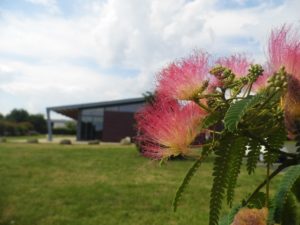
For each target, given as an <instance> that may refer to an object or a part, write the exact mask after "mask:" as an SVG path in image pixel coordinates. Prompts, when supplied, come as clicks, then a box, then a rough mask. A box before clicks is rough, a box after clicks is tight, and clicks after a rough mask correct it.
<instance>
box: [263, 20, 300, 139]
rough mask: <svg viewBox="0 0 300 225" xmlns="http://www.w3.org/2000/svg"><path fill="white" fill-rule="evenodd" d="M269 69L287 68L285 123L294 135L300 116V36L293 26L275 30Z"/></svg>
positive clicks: (271, 39)
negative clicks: (296, 122)
mask: <svg viewBox="0 0 300 225" xmlns="http://www.w3.org/2000/svg"><path fill="white" fill-rule="evenodd" d="M268 66H269V69H270V71H272V72H274V71H276V70H278V69H279V68H281V67H283V66H284V68H285V70H286V72H287V73H288V90H287V93H286V95H285V96H284V98H283V103H284V109H285V124H286V127H287V129H288V131H289V133H290V136H291V137H292V133H293V132H294V131H295V126H296V125H295V121H296V120H297V119H299V118H300V38H299V34H298V33H297V32H296V31H294V30H292V28H291V26H286V25H285V26H283V27H281V28H280V29H277V30H274V31H273V32H272V34H271V38H270V41H269V64H268Z"/></svg>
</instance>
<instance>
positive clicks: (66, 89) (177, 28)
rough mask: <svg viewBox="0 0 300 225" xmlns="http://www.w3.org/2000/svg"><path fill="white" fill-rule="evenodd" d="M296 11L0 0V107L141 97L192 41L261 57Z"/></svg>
mask: <svg viewBox="0 0 300 225" xmlns="http://www.w3.org/2000/svg"><path fill="white" fill-rule="evenodd" d="M299 11H300V1H299V0H273V1H271V0H253V1H247V0H229V1H223V0H209V1H208V0H142V1H141V0H0V112H1V113H2V114H7V113H9V112H10V111H11V110H12V109H13V108H24V109H26V110H28V111H29V112H30V113H45V109H46V107H48V106H58V105H69V104H77V103H89V102H99V101H104V100H116V99H124V98H132V97H141V96H142V93H144V92H146V91H152V90H153V89H154V87H155V76H156V74H157V73H158V72H159V71H160V70H161V69H162V68H163V67H165V66H167V65H168V63H170V62H172V61H174V60H176V59H180V58H182V57H185V56H187V55H188V54H190V53H191V52H192V51H193V50H195V49H204V50H206V51H208V52H209V53H211V54H212V55H214V56H215V57H220V56H226V55H228V56H230V55H231V54H234V53H244V54H247V55H248V56H249V57H250V58H253V59H254V60H255V62H263V61H264V60H265V57H266V43H267V39H268V36H269V34H270V32H271V30H272V28H276V27H279V26H281V25H283V24H284V23H287V24H292V25H293V26H295V27H298V28H299V27H300V14H299Z"/></svg>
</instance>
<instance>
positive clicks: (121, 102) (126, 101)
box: [47, 98, 145, 111]
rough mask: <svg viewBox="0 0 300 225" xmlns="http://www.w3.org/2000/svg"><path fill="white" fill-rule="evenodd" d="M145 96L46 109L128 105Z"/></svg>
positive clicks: (137, 101)
mask: <svg viewBox="0 0 300 225" xmlns="http://www.w3.org/2000/svg"><path fill="white" fill-rule="evenodd" d="M143 102H145V98H130V99H122V100H114V101H105V102H95V103H86V104H75V105H65V106H54V107H47V111H48V110H49V111H50V110H53V111H62V110H72V109H89V108H95V107H109V106H118V105H129V104H135V103H143Z"/></svg>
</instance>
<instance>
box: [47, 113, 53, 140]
mask: <svg viewBox="0 0 300 225" xmlns="http://www.w3.org/2000/svg"><path fill="white" fill-rule="evenodd" d="M47 127H48V141H52V125H51V118H50V109H48V108H47Z"/></svg>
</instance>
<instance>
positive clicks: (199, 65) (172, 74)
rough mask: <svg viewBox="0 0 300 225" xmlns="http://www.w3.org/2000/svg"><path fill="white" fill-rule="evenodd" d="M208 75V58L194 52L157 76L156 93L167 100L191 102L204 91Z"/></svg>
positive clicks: (205, 54) (205, 55)
mask: <svg viewBox="0 0 300 225" xmlns="http://www.w3.org/2000/svg"><path fill="white" fill-rule="evenodd" d="M208 73H209V56H208V54H207V53H204V52H195V53H194V54H192V55H191V56H190V57H188V58H186V59H182V60H180V61H177V62H174V63H172V64H170V65H169V66H168V67H167V68H165V69H163V70H162V71H161V72H160V73H159V74H158V75H157V80H158V85H157V89H156V90H157V92H158V93H159V94H160V95H161V96H164V97H166V98H169V99H178V100H193V99H194V98H195V96H197V94H198V93H199V92H201V91H203V89H206V86H207V82H208V79H209V78H208Z"/></svg>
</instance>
